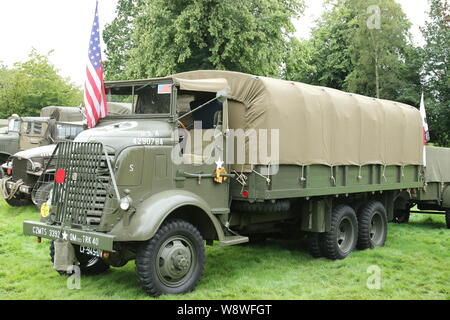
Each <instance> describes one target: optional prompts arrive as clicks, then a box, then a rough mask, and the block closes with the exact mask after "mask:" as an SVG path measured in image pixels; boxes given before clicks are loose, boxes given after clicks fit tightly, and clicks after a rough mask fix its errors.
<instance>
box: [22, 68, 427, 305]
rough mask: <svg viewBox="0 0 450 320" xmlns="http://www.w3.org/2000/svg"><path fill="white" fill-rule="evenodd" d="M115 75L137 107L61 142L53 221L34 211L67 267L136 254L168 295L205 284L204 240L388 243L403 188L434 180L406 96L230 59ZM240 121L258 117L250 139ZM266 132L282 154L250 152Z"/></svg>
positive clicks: (58, 263) (322, 251)
mask: <svg viewBox="0 0 450 320" xmlns="http://www.w3.org/2000/svg"><path fill="white" fill-rule="evenodd" d="M106 88H107V92H108V97H109V101H128V102H131V103H133V114H132V115H126V116H115V117H107V118H105V119H103V120H102V121H101V122H100V124H99V125H98V126H97V127H96V128H94V129H90V130H86V131H84V132H82V133H81V134H80V135H78V137H77V138H76V139H75V141H74V142H70V143H66V142H64V143H60V144H58V146H57V152H58V157H57V160H56V161H57V163H56V167H55V169H56V171H55V173H54V176H55V179H54V180H55V182H54V186H53V192H52V195H51V197H50V198H49V200H48V201H47V202H46V203H45V204H44V205H43V206H42V208H41V221H40V222H34V221H25V222H24V225H23V228H24V233H25V234H26V235H32V236H36V237H39V238H40V237H43V238H48V239H52V240H55V241H54V242H52V245H51V255H52V257H53V259H54V268H55V269H57V270H59V271H65V270H66V268H67V267H68V266H71V265H72V264H73V263H75V260H77V261H78V264H79V267H80V268H81V271H82V272H94V273H100V272H103V271H105V270H106V269H107V268H108V267H109V266H110V265H112V266H115V267H119V266H123V265H125V264H126V263H127V262H128V261H129V260H133V259H135V260H136V273H137V278H138V280H139V282H140V284H141V286H142V287H143V288H144V290H145V291H146V292H148V293H149V294H150V295H154V296H157V295H160V294H178V293H185V292H189V291H191V290H193V289H194V287H195V285H196V284H197V282H198V280H199V279H200V277H201V274H202V270H203V266H204V262H205V249H204V242H203V240H205V241H206V244H208V245H212V244H213V242H214V241H215V240H216V241H218V243H219V244H220V245H225V246H226V245H236V244H240V243H245V242H247V241H249V238H250V239H251V238H252V237H253V236H255V235H256V236H260V237H261V236H265V235H267V234H271V235H277V234H288V233H293V234H297V233H300V234H304V235H306V236H307V237H308V243H309V249H310V252H311V254H312V255H314V256H325V257H327V258H329V259H333V260H334V259H343V258H345V257H347V256H348V255H349V254H350V253H351V252H352V251H353V250H354V249H355V248H356V247H358V248H360V249H366V248H373V247H376V246H383V245H384V243H385V241H386V237H387V222H388V221H393V220H394V217H395V215H396V212H397V211H398V210H402V209H404V204H405V203H407V202H408V201H409V200H410V199H409V197H406V198H404V191H409V192H410V193H413V192H418V191H419V190H420V189H421V188H423V186H424V184H423V167H422V161H423V157H422V156H423V136H422V134H423V130H422V120H421V117H420V114H419V112H418V110H417V109H415V108H414V107H411V106H408V105H404V104H401V103H396V102H392V101H386V100H378V99H372V98H369V97H363V96H360V95H355V94H349V93H344V92H341V91H337V90H334V89H329V88H322V87H316V86H310V85H306V84H302V83H296V82H289V81H282V80H276V79H270V78H265V77H256V76H251V75H247V74H242V73H235V72H225V71H195V72H188V73H182V74H177V75H174V76H169V77H167V78H157V79H148V80H136V81H122V82H121V81H118V82H109V83H106ZM198 120H200V121H203V124H204V125H203V127H201V128H199V127H198V126H196V124H195V121H198ZM192 123H193V125H192ZM239 129H247V130H250V131H247V132H246V134H245V135H244V139H242V140H239V138H240V137H239V136H237V137H236V135H235V134H234V133H235V132H234V133H233V130H239ZM264 129H269V130H273V131H271V138H272V137H273V136H275V137H277V135H278V136H279V141H277V140H274V141H272V139H270V140H269V142H268V144H262V145H260V144H259V141H258V140H254V139H253V136H252V135H253V133H255V132H256V133H257V134H260V135H261V136H262V135H263V134H262V133H263V132H264ZM211 133H212V134H211ZM241 138H242V137H241ZM256 138H258V137H256ZM259 138H261V137H259ZM235 140H238V141H237V142H236V143H234V142H235ZM255 141H256V142H255ZM180 142H181V143H180ZM205 142H207V145H208V146H209V147H211V146H212V150H214V152H213V153H208V152H204V151H203V148H202V147H203V146H204V145H205ZM230 142H233V143H231V144H230ZM230 145H231V147H230ZM268 145H269V146H275V145H279V154H278V155H279V156H278V157H273V158H272V157H256V159H251V157H250V155H251V150H252V148H254V147H255V146H257V151H258V152H259V151H262V149H264V148H266V147H267V146H268ZM198 146H200V148H198ZM239 147H241V148H243V150H244V153H245V157H244V158H245V159H244V161H241V162H240V161H239V159H236V158H239V153H238V152H234V151H235V149H236V148H239ZM206 149H208V148H206ZM258 149H259V150H258ZM210 150H211V149H210ZM271 155H273V154H272V153H271ZM277 158H278V159H277ZM43 180H45V175H44V176H42V177H41V179H40V181H38V184H39V183H41V181H43ZM72 253H73V254H72Z"/></svg>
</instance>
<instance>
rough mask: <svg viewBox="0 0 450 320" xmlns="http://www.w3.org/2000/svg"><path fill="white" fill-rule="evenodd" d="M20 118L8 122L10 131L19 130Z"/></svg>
mask: <svg viewBox="0 0 450 320" xmlns="http://www.w3.org/2000/svg"><path fill="white" fill-rule="evenodd" d="M19 127H20V120H19V119H11V120H9V124H8V131H10V132H19Z"/></svg>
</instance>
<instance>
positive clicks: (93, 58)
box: [84, 1, 108, 128]
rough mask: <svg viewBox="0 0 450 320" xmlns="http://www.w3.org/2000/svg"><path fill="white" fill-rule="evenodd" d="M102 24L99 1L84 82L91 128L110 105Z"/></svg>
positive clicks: (106, 111)
mask: <svg viewBox="0 0 450 320" xmlns="http://www.w3.org/2000/svg"><path fill="white" fill-rule="evenodd" d="M99 31H100V25H99V19H98V1H97V3H96V7H95V17H94V23H93V25H92V31H91V40H90V42H89V52H88V54H89V55H88V60H87V66H86V81H85V83H84V106H85V109H86V117H87V121H88V126H89V128H93V127H95V126H96V124H97V122H98V121H99V119H101V118H104V117H106V115H107V114H108V105H107V102H106V95H105V83H104V81H103V68H102V53H101V52H102V51H101V49H100V32H99Z"/></svg>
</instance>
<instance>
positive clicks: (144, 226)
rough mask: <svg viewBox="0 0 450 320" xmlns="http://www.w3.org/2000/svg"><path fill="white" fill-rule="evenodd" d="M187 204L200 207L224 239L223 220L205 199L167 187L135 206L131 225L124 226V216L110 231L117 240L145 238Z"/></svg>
mask: <svg viewBox="0 0 450 320" xmlns="http://www.w3.org/2000/svg"><path fill="white" fill-rule="evenodd" d="M184 206H193V207H196V208H197V209H201V211H202V212H203V213H202V214H204V215H205V217H207V218H208V219H209V221H210V222H211V224H212V225H213V226H214V229H215V231H216V233H217V237H218V240H219V241H222V240H224V239H225V236H224V233H223V230H222V227H221V225H220V222H219V221H218V219H217V218H216V217H215V216H214V215H213V214H212V212H211V208H210V207H209V205H208V204H207V203H206V201H205V200H203V199H202V198H201V197H199V196H198V195H196V194H194V193H192V192H189V191H185V190H167V191H163V192H160V193H157V194H155V195H152V196H151V197H149V198H148V199H147V200H144V201H143V202H142V203H140V204H139V205H138V206H137V207H136V212H135V213H134V214H133V215H132V216H131V218H130V222H129V225H128V226H125V225H124V224H123V221H124V219H121V220H120V221H119V222H118V223H117V224H116V225H115V226H114V228H113V229H112V230H111V231H110V232H109V233H108V234H110V235H113V236H115V239H114V241H146V240H148V239H151V238H152V237H153V236H154V235H155V234H156V232H157V231H158V229H159V228H160V226H161V225H162V223H163V222H164V220H166V218H167V217H168V216H169V215H170V214H171V213H173V212H174V211H175V210H176V209H178V208H181V207H184Z"/></svg>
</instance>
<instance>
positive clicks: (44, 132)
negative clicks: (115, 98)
mask: <svg viewBox="0 0 450 320" xmlns="http://www.w3.org/2000/svg"><path fill="white" fill-rule="evenodd" d="M130 108H131V106H130V105H128V104H123V103H122V104H120V103H116V104H111V106H110V109H109V114H110V115H121V114H129V113H130V112H131V110H130ZM41 116H42V117H40V118H36V117H35V118H22V126H21V127H20V130H19V134H20V149H21V150H22V151H20V152H17V153H15V154H13V155H11V156H10V157H9V158H8V160H7V161H6V162H5V163H4V164H3V165H2V166H1V174H2V179H0V191H1V192H0V195H1V196H3V198H4V199H5V201H6V202H7V203H8V204H9V205H11V206H23V205H29V204H31V203H33V204H34V205H35V206H36V207H37V208H38V209H40V207H41V205H42V203H43V202H46V201H47V198H46V197H47V196H48V194H49V191H50V190H51V189H52V186H53V185H52V182H53V180H46V181H45V182H43V183H40V184H39V186H37V185H36V182H37V181H38V179H39V177H40V176H41V175H42V173H43V172H44V171H45V172H47V177H48V176H51V173H52V172H54V169H55V168H54V166H55V159H56V155H55V154H54V151H55V148H56V144H57V143H58V142H62V141H72V140H73V139H75V137H76V136H77V135H78V134H79V133H80V132H81V131H83V130H85V129H86V128H87V124H86V121H85V117H84V114H83V112H82V110H81V109H80V108H70V107H46V108H43V109H42V110H41ZM50 159H52V162H50V161H49V160H50Z"/></svg>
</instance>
